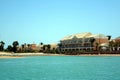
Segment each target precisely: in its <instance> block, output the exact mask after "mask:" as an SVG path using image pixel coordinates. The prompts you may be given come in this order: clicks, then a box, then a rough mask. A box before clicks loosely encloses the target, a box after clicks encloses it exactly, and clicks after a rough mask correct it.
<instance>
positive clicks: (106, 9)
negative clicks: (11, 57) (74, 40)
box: [0, 0, 120, 45]
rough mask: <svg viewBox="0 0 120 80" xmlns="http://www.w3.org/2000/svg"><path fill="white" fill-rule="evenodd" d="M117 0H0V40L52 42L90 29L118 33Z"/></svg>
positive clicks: (113, 34) (119, 13) (119, 9)
mask: <svg viewBox="0 0 120 80" xmlns="http://www.w3.org/2000/svg"><path fill="white" fill-rule="evenodd" d="M119 29H120V0H0V41H1V40H3V41H4V42H5V43H6V45H8V44H12V42H13V41H16V40H17V41H19V43H20V44H22V43H37V44H39V43H40V42H43V43H46V44H47V43H54V42H59V40H60V39H61V38H63V37H64V36H66V35H70V34H75V33H81V32H92V33H93V34H97V33H103V34H105V35H112V38H115V37H118V36H120V31H119Z"/></svg>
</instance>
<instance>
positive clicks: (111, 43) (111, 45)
mask: <svg viewBox="0 0 120 80" xmlns="http://www.w3.org/2000/svg"><path fill="white" fill-rule="evenodd" d="M114 45H115V43H114V42H113V41H109V47H110V51H112V48H113V47H114Z"/></svg>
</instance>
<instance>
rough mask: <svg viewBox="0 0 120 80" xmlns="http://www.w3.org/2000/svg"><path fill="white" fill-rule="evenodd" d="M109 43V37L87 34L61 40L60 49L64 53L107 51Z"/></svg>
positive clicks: (74, 35) (70, 36)
mask: <svg viewBox="0 0 120 80" xmlns="http://www.w3.org/2000/svg"><path fill="white" fill-rule="evenodd" d="M108 43H109V40H108V37H107V36H105V35H103V34H92V33H90V32H85V33H78V34H73V35H69V36H66V37H64V38H63V39H61V40H60V44H59V48H60V50H61V51H63V52H74V51H81V50H85V51H87V50H99V49H107V47H108V46H109V44H108Z"/></svg>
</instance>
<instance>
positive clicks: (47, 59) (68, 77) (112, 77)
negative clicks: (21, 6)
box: [0, 56, 120, 80]
mask: <svg viewBox="0 0 120 80" xmlns="http://www.w3.org/2000/svg"><path fill="white" fill-rule="evenodd" d="M0 80H120V57H98V56H93V57H90V56H84V57H82V56H37V57H34V56H33V57H25V58H14V59H0Z"/></svg>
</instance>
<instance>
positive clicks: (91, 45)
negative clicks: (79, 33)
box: [90, 38, 95, 48]
mask: <svg viewBox="0 0 120 80" xmlns="http://www.w3.org/2000/svg"><path fill="white" fill-rule="evenodd" d="M94 42H95V38H91V39H90V43H91V44H90V47H91V48H92V47H93V46H94V45H93V43H94Z"/></svg>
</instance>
